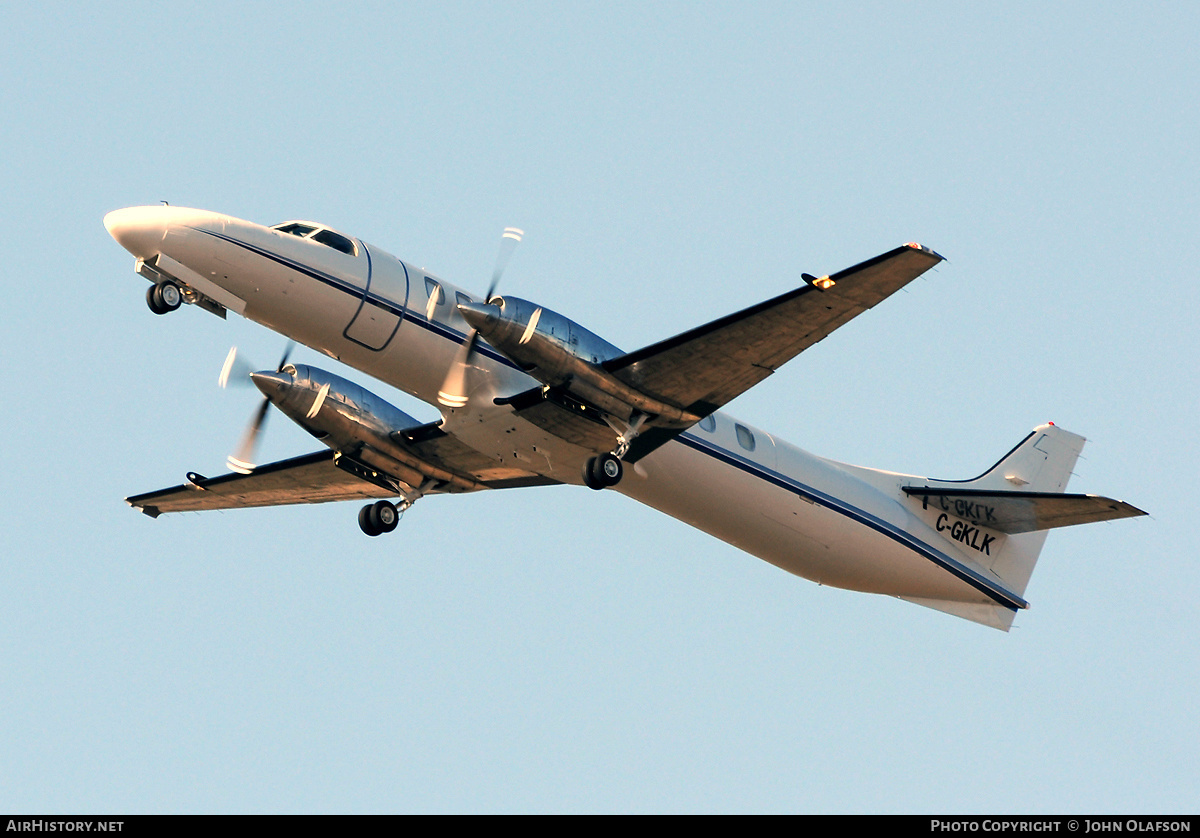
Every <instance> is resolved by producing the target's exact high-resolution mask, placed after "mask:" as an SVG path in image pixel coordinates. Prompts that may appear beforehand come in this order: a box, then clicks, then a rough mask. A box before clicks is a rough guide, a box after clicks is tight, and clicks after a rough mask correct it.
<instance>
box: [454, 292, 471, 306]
mask: <svg viewBox="0 0 1200 838" xmlns="http://www.w3.org/2000/svg"><path fill="white" fill-rule="evenodd" d="M454 298H455V299H456V300H458V304H459V305H460V306H466V305H470V304H471V303H473V302H475V301H474V300H472V299H471V298H470V297H468V296H467V295H466V294H464V293H463V292H462V291H459V292H458V293H457V294H455V295H454Z"/></svg>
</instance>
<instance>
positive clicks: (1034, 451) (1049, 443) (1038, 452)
mask: <svg viewBox="0 0 1200 838" xmlns="http://www.w3.org/2000/svg"><path fill="white" fill-rule="evenodd" d="M1086 441H1087V440H1085V439H1084V438H1083V437H1081V436H1080V435H1079V434H1073V433H1071V432H1070V431H1064V430H1063V429H1062V428H1060V427H1058V426H1057V425H1055V424H1053V423H1050V424H1046V425H1039V426H1038V427H1036V428H1034V429H1033V430H1032V431H1030V433H1029V436H1027V437H1025V438H1024V439H1023V440H1021V441H1020V442H1019V443H1018V444H1017V446H1016V447H1015V448H1013V450H1011V451H1009V452H1008V453H1007V454H1005V455H1004V456H1003V457H1002V458H1001V459H1000V462H998V463H996V465H994V466H992V467H991V468H990V469H988V470H987V471H985V472H984V473H983V474H981V475H980V476H979V477H976V478H975V479H974V480H963V481H956V480H939V481H932V482H937V483H948V484H951V483H952V484H958V485H960V486H962V487H963V488H971V489H996V490H999V491H1013V490H1021V491H1026V492H1061V491H1062V490H1063V489H1065V488H1066V487H1067V481H1068V480H1070V479H1071V470H1072V469H1073V468H1075V461H1076V460H1078V459H1079V452H1080V451H1082V450H1083V444H1084V442H1086Z"/></svg>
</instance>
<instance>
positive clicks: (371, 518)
mask: <svg viewBox="0 0 1200 838" xmlns="http://www.w3.org/2000/svg"><path fill="white" fill-rule="evenodd" d="M399 523H400V511H399V510H398V509H396V506H395V504H393V503H391V502H390V501H386V500H381V501H376V502H375V503H368V504H367V505H366V506H364V507H363V508H362V509H360V510H359V512H358V525H359V526H360V527H361V528H362V531H363V532H365V533H366V534H367V535H370V536H376V535H383V534H384V533H385V532H391V531H392V530H394V529H396V525H397V524H399Z"/></svg>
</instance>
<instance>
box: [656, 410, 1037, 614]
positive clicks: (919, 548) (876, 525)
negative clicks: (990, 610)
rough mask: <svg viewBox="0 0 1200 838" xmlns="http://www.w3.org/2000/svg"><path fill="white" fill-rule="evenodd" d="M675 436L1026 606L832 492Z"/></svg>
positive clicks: (1001, 600) (998, 598) (992, 594)
mask: <svg viewBox="0 0 1200 838" xmlns="http://www.w3.org/2000/svg"><path fill="white" fill-rule="evenodd" d="M677 439H678V440H679V441H680V442H682V443H683V444H684V445H686V446H688V447H689V448H691V449H693V450H694V451H699V452H700V453H703V454H707V455H708V456H710V457H713V458H715V459H717V460H720V461H721V462H723V463H726V464H727V465H730V466H733V467H734V468H736V469H738V470H740V471H743V472H745V473H747V474H749V475H751V476H753V477H757V478H758V479H760V480H764V481H766V482H767V483H770V484H772V485H774V486H778V487H779V488H781V489H785V490H787V491H789V492H791V493H792V494H794V495H796V496H797V497H800V498H803V499H805V500H809V501H812V502H813V503H819V504H820V505H821V506H824V507H826V508H827V509H831V510H833V511H834V512H837V513H839V514H841V515H845V516H846V517H847V518H850V519H851V520H853V521H857V522H858V523H860V524H862V525H864V526H866V527H870V528H871V529H873V530H875V531H876V532H878V533H880V534H881V535H885V536H887V537H888V538H891V539H892V540H893V541H896V542H898V543H900V544H902V545H904V546H905V547H907V548H909V549H910V550H912V551H913V552H915V553H917V554H918V555H920V556H924V557H925V558H927V559H929V560H930V561H932V562H933V563H934V564H936V565H937V566H938V567H940V568H942V569H943V570H946V571H948V572H949V573H951V574H953V575H954V576H956V577H958V578H959V579H961V580H962V581H964V582H966V583H967V584H968V585H970V586H971V587H973V588H975V589H976V590H978V591H979V592H980V593H983V594H986V595H987V596H988V597H989V598H990V599H992V600H994V601H995V602H996V603H997V604H999V605H1002V606H1004V607H1005V608H1008V609H1009V610H1011V611H1016V610H1018V609H1021V608H1028V607H1029V603H1028V602H1026V601H1025V600H1024V599H1022V598H1021V597H1019V596H1017V595H1016V594H1014V593H1012V592H1011V591H1007V590H1005V589H1004V588H1001V587H1000V586H998V585H996V584H995V583H994V582H992V581H991V580H989V579H987V578H986V577H984V576H982V575H981V574H979V573H977V572H976V571H974V570H972V569H971V568H970V567H967V566H966V565H964V564H963V563H962V562H961V561H959V560H958V559H955V558H954V557H953V556H950V555H947V554H946V553H943V552H942V551H940V550H938V549H936V548H935V547H933V546H931V545H929V544H926V543H925V542H924V541H921V540H920V539H919V538H917V537H916V536H914V535H913V534H912V533H909V532H906V531H905V530H902V529H900V528H899V527H897V526H895V525H893V524H889V523H888V522H887V521H884V520H883V519H882V518H879V517H877V516H875V515H872V514H871V513H869V512H867V511H865V510H863V509H859V508H858V507H856V506H853V505H851V504H849V503H846V502H845V501H843V500H841V499H839V498H835V497H834V496H833V495H828V494H826V493H824V492H822V491H820V490H819V489H815V488H813V487H812V486H806V485H805V484H803V483H801V482H799V481H798V480H796V479H795V478H794V477H789V476H788V475H785V474H781V473H780V472H777V471H775V470H773V469H769V468H767V467H766V466H763V465H760V464H758V463H755V462H754V461H753V460H748V459H746V458H745V457H742V456H740V455H738V454H735V453H734V452H732V451H730V450H728V449H725V448H722V447H721V446H719V445H715V444H713V443H710V442H707V441H705V440H702V439H700V438H699V437H697V436H694V435H692V434H690V433H686V432H685V433H683V434H680V435H679V436H678V437H677Z"/></svg>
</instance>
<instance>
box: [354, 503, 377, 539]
mask: <svg viewBox="0 0 1200 838" xmlns="http://www.w3.org/2000/svg"><path fill="white" fill-rule="evenodd" d="M373 510H374V505H373V504H370V503H368V504H367V505H366V506H364V507H363V508H362V509H360V510H358V526H359V529H361V530H362V531H363V532H365V533H366V534H367V535H369V536H371V537H372V538H374V537H375V536H377V535H382V534H383V530H381V529H379V528H378V527H376V526H375V524H374V523H373V522H372V521H371V512H372V511H373Z"/></svg>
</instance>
